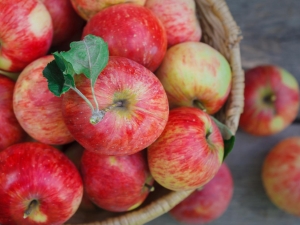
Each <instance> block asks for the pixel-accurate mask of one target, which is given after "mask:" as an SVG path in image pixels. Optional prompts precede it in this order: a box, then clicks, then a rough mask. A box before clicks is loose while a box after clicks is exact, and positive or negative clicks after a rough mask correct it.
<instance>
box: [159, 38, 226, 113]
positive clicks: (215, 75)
mask: <svg viewBox="0 0 300 225" xmlns="http://www.w3.org/2000/svg"><path fill="white" fill-rule="evenodd" d="M155 74H156V75H157V77H158V78H159V80H160V81H161V82H162V84H163V86H164V88H165V90H166V93H167V96H168V99H169V104H170V107H171V108H174V107H178V106H194V107H198V108H201V109H202V110H204V111H206V112H207V113H208V114H214V113H216V112H217V111H218V110H219V109H220V108H221V107H222V106H223V105H224V103H225V101H226V100H227V97H228V95H229V92H230V89H231V80H232V75H231V68H230V65H229V63H228V62H227V60H226V59H225V57H224V56H223V55H221V54H220V53H219V52H218V51H217V50H215V49H214V48H212V47H211V46H209V45H207V44H205V43H201V42H183V43H180V44H177V45H174V46H172V47H171V48H169V49H168V50H167V53H166V55H165V57H164V60H163V62H162V63H161V65H160V67H159V68H158V70H157V71H156V72H155Z"/></svg>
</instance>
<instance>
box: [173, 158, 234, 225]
mask: <svg viewBox="0 0 300 225" xmlns="http://www.w3.org/2000/svg"><path fill="white" fill-rule="evenodd" d="M233 189H234V186H233V179H232V175H231V171H230V169H229V168H228V166H227V165H226V164H225V163H223V164H222V165H221V167H220V169H219V171H218V172H217V174H216V175H215V176H214V177H213V179H211V180H210V181H209V182H208V183H207V184H205V185H204V187H203V188H199V189H198V190H196V191H194V192H193V193H192V194H191V195H190V196H188V197H187V198H186V199H184V200H183V201H182V202H180V203H179V204H178V205H176V206H175V207H174V208H172V209H171V210H170V211H169V214H170V215H171V216H172V217H173V218H175V219H176V220H177V221H179V222H182V223H184V224H197V225H200V224H207V223H210V222H212V221H214V220H216V219H218V218H219V217H220V216H221V215H223V213H224V212H225V211H226V210H227V208H228V206H229V203H230V201H231V198H232V194H233Z"/></svg>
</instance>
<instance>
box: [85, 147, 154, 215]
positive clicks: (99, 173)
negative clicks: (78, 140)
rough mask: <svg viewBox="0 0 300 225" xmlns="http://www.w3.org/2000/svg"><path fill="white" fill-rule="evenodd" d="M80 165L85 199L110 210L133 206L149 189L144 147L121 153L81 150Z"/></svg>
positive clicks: (142, 200) (136, 205)
mask: <svg viewBox="0 0 300 225" xmlns="http://www.w3.org/2000/svg"><path fill="white" fill-rule="evenodd" d="M80 168H81V173H82V178H83V184H84V188H85V191H86V193H87V196H88V197H89V199H90V200H91V201H92V202H94V203H95V204H96V205H97V206H99V207H100V208H102V209H105V210H108V211H111V212H125V211H130V210H133V209H135V208H137V207H138V206H139V205H141V204H142V203H143V202H144V200H145V199H146V197H147V196H148V194H149V192H150V191H152V190H153V187H152V184H153V178H152V176H151V174H150V172H149V168H148V164H147V160H146V154H145V151H144V150H142V151H139V152H137V153H134V154H131V155H124V156H108V155H100V154H98V153H95V152H92V151H89V150H84V152H83V156H82V160H81V166H80Z"/></svg>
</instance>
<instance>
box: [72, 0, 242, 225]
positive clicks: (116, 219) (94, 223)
mask: <svg viewBox="0 0 300 225" xmlns="http://www.w3.org/2000/svg"><path fill="white" fill-rule="evenodd" d="M195 3H196V6H197V12H198V18H199V21H200V24H201V29H202V38H201V41H202V42H205V43H207V44H209V45H210V46H212V47H214V48H215V49H216V50H218V51H219V52H221V53H222V54H223V55H224V56H225V58H226V59H227V60H228V62H229V64H230V66H231V69H232V76H233V79H232V88H231V92H230V95H229V97H228V100H227V102H226V104H225V105H224V106H223V108H222V109H221V110H220V111H219V112H218V113H217V114H216V115H215V117H216V118H217V119H218V120H220V121H221V122H223V123H224V124H226V125H227V126H228V127H229V129H230V130H231V132H232V133H233V134H235V133H236V130H237V128H238V124H239V119H240V114H241V113H242V111H243V107H244V71H243V70H242V66H241V57H240V47H239V42H240V40H241V39H242V36H241V31H240V29H239V27H238V26H237V24H236V22H235V21H234V19H233V18H232V15H231V13H230V11H229V9H228V6H227V4H226V2H225V1H224V0H195ZM193 191H194V190H188V191H170V190H167V189H165V188H163V187H161V186H155V191H154V192H151V193H150V194H149V196H148V197H147V199H146V200H145V202H144V203H143V204H142V205H141V206H140V207H138V208H137V209H135V210H133V211H129V212H125V213H113V212H107V211H104V210H103V211H96V212H84V211H78V212H77V213H76V214H75V215H74V216H73V217H72V218H71V219H70V220H69V221H67V224H69V225H75V224H81V225H140V224H145V223H147V222H149V221H151V220H153V219H155V218H157V217H159V216H161V215H163V214H164V213H166V212H168V211H169V210H170V209H172V208H173V207H174V206H175V205H177V204H178V203H179V202H181V201H182V200H183V199H185V198H186V197H188V196H189V195H190V194H191V193H192V192H193Z"/></svg>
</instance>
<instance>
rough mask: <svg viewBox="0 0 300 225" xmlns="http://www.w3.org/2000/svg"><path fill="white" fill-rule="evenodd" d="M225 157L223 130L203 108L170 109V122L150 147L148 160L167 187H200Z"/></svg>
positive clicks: (212, 175) (215, 171) (171, 188)
mask: <svg viewBox="0 0 300 225" xmlns="http://www.w3.org/2000/svg"><path fill="white" fill-rule="evenodd" d="M223 156H224V144H223V139H222V136H221V133H220V131H219V129H218V127H217V125H216V124H215V123H214V121H213V120H212V119H211V118H210V116H209V115H208V114H207V113H205V112H203V111H202V110H200V109H197V108H193V107H179V108H176V109H172V110H170V114H169V120H168V122H167V125H166V127H165V129H164V131H163V132H162V134H161V135H160V136H159V138H158V139H157V140H156V141H155V142H154V143H153V144H151V145H150V146H149V147H148V163H149V168H150V172H151V174H152V176H153V177H154V179H155V180H156V181H157V182H158V183H159V184H161V185H162V186H164V187H165V188H167V189H170V190H174V191H180V190H191V189H194V188H198V187H201V186H203V185H204V184H206V183H207V182H208V181H210V180H211V179H212V178H213V177H214V175H215V174H216V173H217V171H218V170H219V168H220V166H221V164H222V161H223Z"/></svg>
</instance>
